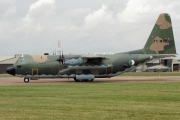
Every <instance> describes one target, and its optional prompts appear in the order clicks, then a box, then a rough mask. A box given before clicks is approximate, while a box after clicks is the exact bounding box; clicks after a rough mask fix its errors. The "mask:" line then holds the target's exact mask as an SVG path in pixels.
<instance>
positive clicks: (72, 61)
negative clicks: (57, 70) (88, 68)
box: [65, 58, 87, 65]
mask: <svg viewBox="0 0 180 120" xmlns="http://www.w3.org/2000/svg"><path fill="white" fill-rule="evenodd" d="M86 62H87V59H82V58H78V59H74V58H73V59H65V64H67V65H80V64H83V63H86Z"/></svg>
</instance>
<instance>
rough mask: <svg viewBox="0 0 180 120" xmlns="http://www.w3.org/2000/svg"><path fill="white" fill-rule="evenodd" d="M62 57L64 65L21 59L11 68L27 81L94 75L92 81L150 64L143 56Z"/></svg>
mask: <svg viewBox="0 0 180 120" xmlns="http://www.w3.org/2000/svg"><path fill="white" fill-rule="evenodd" d="M98 57H100V58H96V57H92V58H91V57H88V58H84V57H82V55H65V56H64V63H62V62H59V61H57V59H58V58H59V56H57V55H24V56H22V57H20V58H19V59H18V61H17V62H16V63H15V64H14V65H13V67H14V69H15V72H14V73H15V76H18V77H29V78H33V77H34V78H61V77H62V78H64V77H65V78H67V77H68V78H75V76H76V75H94V77H95V78H100V77H103V78H104V77H113V76H115V75H116V74H117V73H118V72H122V71H124V70H125V69H128V68H130V67H132V66H136V65H138V64H139V63H142V62H145V61H147V60H149V59H150V58H151V57H152V56H151V55H146V54H127V53H117V54H110V55H98Z"/></svg>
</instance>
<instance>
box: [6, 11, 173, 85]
mask: <svg viewBox="0 0 180 120" xmlns="http://www.w3.org/2000/svg"><path fill="white" fill-rule="evenodd" d="M175 55H176V48H175V42H174V36H173V30H172V24H171V18H170V15H169V14H167V13H162V14H160V15H159V17H158V19H157V21H156V23H155V25H154V27H153V29H152V32H151V34H150V36H149V38H148V40H147V42H146V44H145V46H144V47H143V48H142V49H139V50H134V51H129V52H123V53H116V54H111V55H63V54H62V55H60V56H57V55H23V56H22V57H20V58H19V59H18V61H17V62H16V63H15V64H14V65H13V66H11V67H8V68H7V69H6V72H7V73H9V74H11V75H14V76H17V77H23V78H24V82H26V83H27V82H29V80H31V79H37V78H74V80H75V81H76V82H79V81H93V80H94V78H110V77H114V76H117V75H120V74H122V73H125V72H128V71H130V70H132V69H134V68H135V67H137V66H138V65H141V64H142V63H145V62H147V61H149V60H151V59H156V58H163V57H174V56H175Z"/></svg>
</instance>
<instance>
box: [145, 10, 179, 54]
mask: <svg viewBox="0 0 180 120" xmlns="http://www.w3.org/2000/svg"><path fill="white" fill-rule="evenodd" d="M143 51H144V53H145V54H176V47H175V42H174V35H173V30H172V23H171V18H170V15H169V14H167V13H162V14H160V15H159V17H158V19H157V21H156V24H155V25H154V28H153V30H152V32H151V34H150V36H149V38H148V40H147V42H146V44H145V46H144V48H143Z"/></svg>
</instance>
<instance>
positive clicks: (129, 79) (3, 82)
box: [0, 76, 180, 86]
mask: <svg viewBox="0 0 180 120" xmlns="http://www.w3.org/2000/svg"><path fill="white" fill-rule="evenodd" d="M136 82H180V76H157V77H156V76H153V77H149V76H148V77H133V76H118V77H113V78H96V79H95V80H94V81H93V82H75V81H74V79H67V78H64V79H39V80H30V82H29V83H24V81H23V78H17V77H8V78H0V86H21V85H49V84H103V83H117V84H121V83H136Z"/></svg>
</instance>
